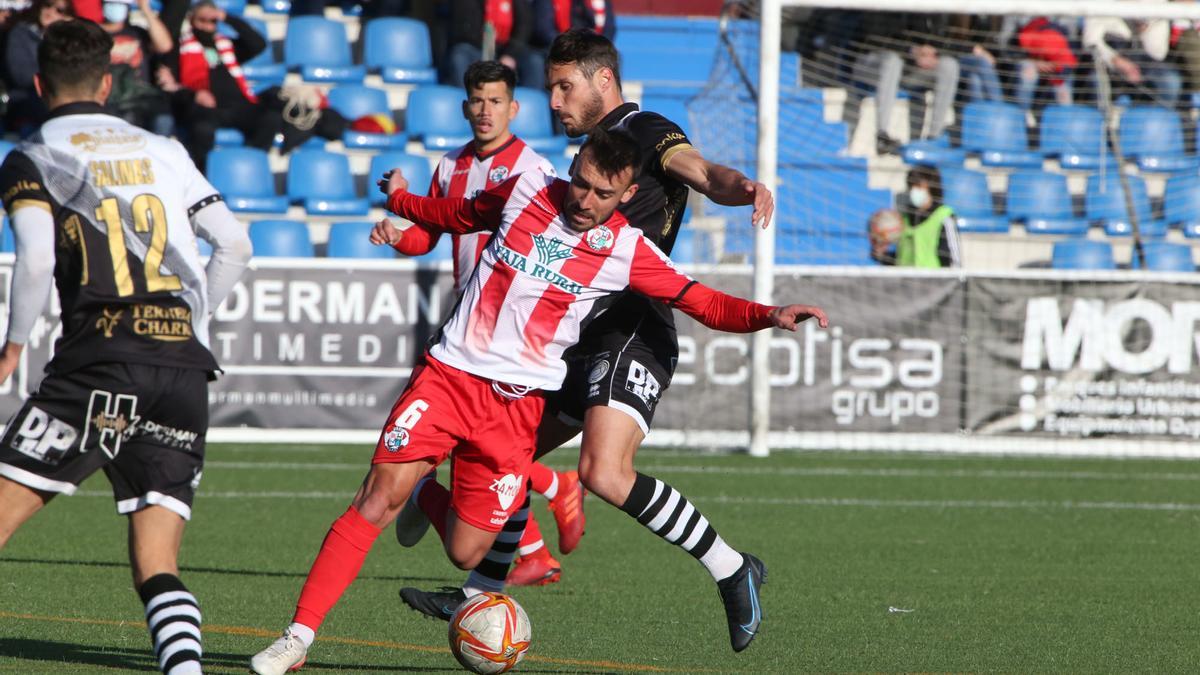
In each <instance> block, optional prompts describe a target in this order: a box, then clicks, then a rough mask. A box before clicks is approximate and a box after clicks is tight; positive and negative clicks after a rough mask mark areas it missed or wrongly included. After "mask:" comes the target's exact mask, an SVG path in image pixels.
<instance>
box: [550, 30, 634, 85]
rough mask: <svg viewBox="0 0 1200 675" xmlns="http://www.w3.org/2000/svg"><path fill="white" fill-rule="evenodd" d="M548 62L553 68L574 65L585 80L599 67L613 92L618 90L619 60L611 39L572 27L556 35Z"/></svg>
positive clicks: (619, 80)
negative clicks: (611, 83) (605, 72)
mask: <svg viewBox="0 0 1200 675" xmlns="http://www.w3.org/2000/svg"><path fill="white" fill-rule="evenodd" d="M548 63H550V64H551V65H556V66H561V65H565V64H568V63H574V64H575V66H576V67H577V68H579V72H581V73H583V76H584V77H586V78H588V79H591V77H592V76H593V75H595V74H596V71H598V70H600V69H601V68H608V69H609V70H611V71H612V74H613V80H614V81H615V82H616V83H617V89H620V88H621V57H620V55H619V54H618V53H617V48H616V47H615V46H613V43H612V41H611V40H609V39H608V38H606V37H604V36H603V35H600V34H599V33H596V32H595V31H590V30H586V29H583V28H572V29H571V30H569V31H566V32H565V33H560V34H559V36H558V37H556V38H554V42H553V43H551V44H550V58H549V60H548Z"/></svg>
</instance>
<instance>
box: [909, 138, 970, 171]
mask: <svg viewBox="0 0 1200 675" xmlns="http://www.w3.org/2000/svg"><path fill="white" fill-rule="evenodd" d="M900 157H901V159H903V160H904V163H905V164H917V165H924V166H962V163H963V160H965V159H966V158H967V151H966V150H963V149H962V148H955V147H951V146H950V139H948V138H947V137H945V136H939V137H937V138H923V139H920V140H916V141H912V142H910V143H905V144H904V146H903V147H902V148H901V149H900Z"/></svg>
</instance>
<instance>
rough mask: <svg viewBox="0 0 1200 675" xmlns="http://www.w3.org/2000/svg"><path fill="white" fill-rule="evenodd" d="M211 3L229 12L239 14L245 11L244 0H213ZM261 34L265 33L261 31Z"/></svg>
mask: <svg viewBox="0 0 1200 675" xmlns="http://www.w3.org/2000/svg"><path fill="white" fill-rule="evenodd" d="M213 4H215V5H216V6H217V7H218V8H219V9H223V10H225V11H226V12H228V13H229V14H237V15H238V16H241V15H243V14H245V13H246V0H213ZM263 35H266V33H263Z"/></svg>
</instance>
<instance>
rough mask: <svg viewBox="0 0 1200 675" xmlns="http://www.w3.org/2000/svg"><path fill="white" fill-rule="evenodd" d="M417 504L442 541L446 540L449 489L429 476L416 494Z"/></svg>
mask: <svg viewBox="0 0 1200 675" xmlns="http://www.w3.org/2000/svg"><path fill="white" fill-rule="evenodd" d="M417 506H419V507H421V510H422V511H424V512H425V516H426V517H427V518H429V522H430V523H431V524H432V525H433V529H435V530H437V533H438V536H439V537H441V538H442V541H443V542H444V541H446V514H447V513H449V512H450V491H449V490H447V489H446V488H445V487H443V486H442V484H441V483H439V482H437V481H436V480H434V479H432V478H431V479H429V480H427V481H425V484H424V485H422V486H421V492H419V493H418V494H417Z"/></svg>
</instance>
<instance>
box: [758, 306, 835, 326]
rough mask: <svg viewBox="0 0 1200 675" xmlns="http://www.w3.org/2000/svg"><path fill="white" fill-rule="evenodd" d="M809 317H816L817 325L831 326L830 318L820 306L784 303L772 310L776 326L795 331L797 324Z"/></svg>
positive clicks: (772, 319) (772, 317) (772, 318)
mask: <svg viewBox="0 0 1200 675" xmlns="http://www.w3.org/2000/svg"><path fill="white" fill-rule="evenodd" d="M808 319H816V320H817V325H818V326H820V327H821V328H828V327H829V318H828V317H826V316H825V312H823V311H821V308H820V307H815V306H813V305H784V306H783V307H776V308H775V309H773V310H771V321H773V322H774V323H775V327H776V328H781V329H783V330H790V331H795V330H796V327H797V325H799V324H800V323H802V322H804V321H807V320H808Z"/></svg>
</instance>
